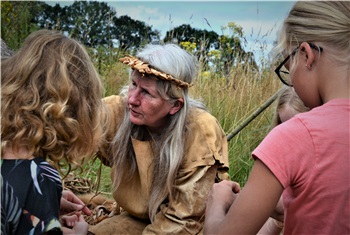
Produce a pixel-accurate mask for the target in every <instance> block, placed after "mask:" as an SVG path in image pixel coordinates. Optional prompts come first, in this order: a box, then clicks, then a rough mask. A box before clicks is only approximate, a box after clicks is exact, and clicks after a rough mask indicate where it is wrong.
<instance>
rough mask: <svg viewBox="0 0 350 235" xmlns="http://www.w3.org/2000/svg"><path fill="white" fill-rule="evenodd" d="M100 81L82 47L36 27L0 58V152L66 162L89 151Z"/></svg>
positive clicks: (95, 137) (97, 131) (96, 127)
mask: <svg viewBox="0 0 350 235" xmlns="http://www.w3.org/2000/svg"><path fill="white" fill-rule="evenodd" d="M102 92H103V88H102V83H101V80H100V78H99V75H98V74H97V72H96V70H95V68H94V66H93V64H92V62H91V60H90V57H89V56H88V54H87V52H86V50H85V48H84V47H83V46H82V45H80V44H79V43H78V42H77V41H75V40H74V39H71V38H69V37H66V36H64V35H62V34H61V33H59V32H55V31H49V30H39V31H36V32H34V33H32V34H31V35H29V36H28V38H27V39H26V40H25V42H24V44H23V47H22V48H21V49H20V50H19V51H18V52H17V53H16V54H15V55H13V56H12V57H9V58H8V59H5V60H3V61H2V62H1V152H2V153H3V150H4V148H5V147H10V148H12V150H13V152H14V153H15V154H18V153H19V149H20V148H21V147H25V148H26V149H28V151H29V154H28V155H29V156H34V157H38V156H43V157H45V158H46V159H50V160H52V161H53V162H56V163H57V162H59V161H61V160H64V161H63V162H66V163H72V162H74V161H75V160H76V159H77V158H78V157H85V156H90V155H91V154H92V153H93V152H94V151H95V150H96V145H97V144H98V141H99V139H100V136H101V135H102V128H101V125H100V115H101V108H102V100H101V98H102Z"/></svg>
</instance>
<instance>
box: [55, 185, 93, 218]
mask: <svg viewBox="0 0 350 235" xmlns="http://www.w3.org/2000/svg"><path fill="white" fill-rule="evenodd" d="M80 210H81V211H82V212H83V213H84V214H86V215H91V211H90V210H89V208H87V207H86V206H85V205H84V203H83V202H82V201H81V200H80V199H79V198H78V197H77V196H76V195H75V194H74V193H73V192H71V191H69V190H63V192H62V197H61V208H60V214H61V215H64V214H67V213H69V212H74V211H80Z"/></svg>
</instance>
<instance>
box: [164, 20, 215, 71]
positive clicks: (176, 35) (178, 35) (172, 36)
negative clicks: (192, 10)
mask: <svg viewBox="0 0 350 235" xmlns="http://www.w3.org/2000/svg"><path fill="white" fill-rule="evenodd" d="M218 38H219V35H218V34H217V33H216V32H214V31H207V30H201V29H195V28H192V27H191V26H190V25H189V24H183V25H180V26H178V27H175V28H174V29H172V30H170V31H168V32H166V36H165V38H164V42H176V43H178V44H183V43H186V42H190V43H192V44H193V43H195V45H196V50H195V51H194V52H195V54H196V55H197V57H198V59H199V60H200V61H201V62H202V65H203V66H207V65H208V53H209V51H210V50H211V49H218V45H219V44H218Z"/></svg>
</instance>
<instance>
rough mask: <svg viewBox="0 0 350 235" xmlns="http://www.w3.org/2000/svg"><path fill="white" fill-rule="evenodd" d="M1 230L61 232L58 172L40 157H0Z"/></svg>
mask: <svg viewBox="0 0 350 235" xmlns="http://www.w3.org/2000/svg"><path fill="white" fill-rule="evenodd" d="M0 183H1V234H3V235H10V234H11V235H12V234H20V235H25V234H30V235H32V234H33V235H34V234H43V233H46V234H62V230H61V224H60V222H59V211H60V200H61V196H62V183H61V179H60V175H59V174H58V172H57V170H55V169H54V168H53V167H52V166H51V165H50V164H49V163H48V162H47V161H45V159H44V158H42V157H37V158H34V159H32V160H18V159H17V160H5V159H1V179H0Z"/></svg>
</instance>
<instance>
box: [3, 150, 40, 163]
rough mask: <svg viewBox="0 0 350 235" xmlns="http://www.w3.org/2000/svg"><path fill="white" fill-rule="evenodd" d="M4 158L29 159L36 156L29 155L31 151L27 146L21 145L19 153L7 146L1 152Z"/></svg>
mask: <svg viewBox="0 0 350 235" xmlns="http://www.w3.org/2000/svg"><path fill="white" fill-rule="evenodd" d="M1 158H2V159H6V160H15V159H28V160H31V159H33V158H34V156H32V155H29V151H28V149H27V148H26V147H20V148H19V149H18V152H17V153H14V152H13V150H12V148H11V147H6V148H5V149H4V150H3V151H2V154H1Z"/></svg>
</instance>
